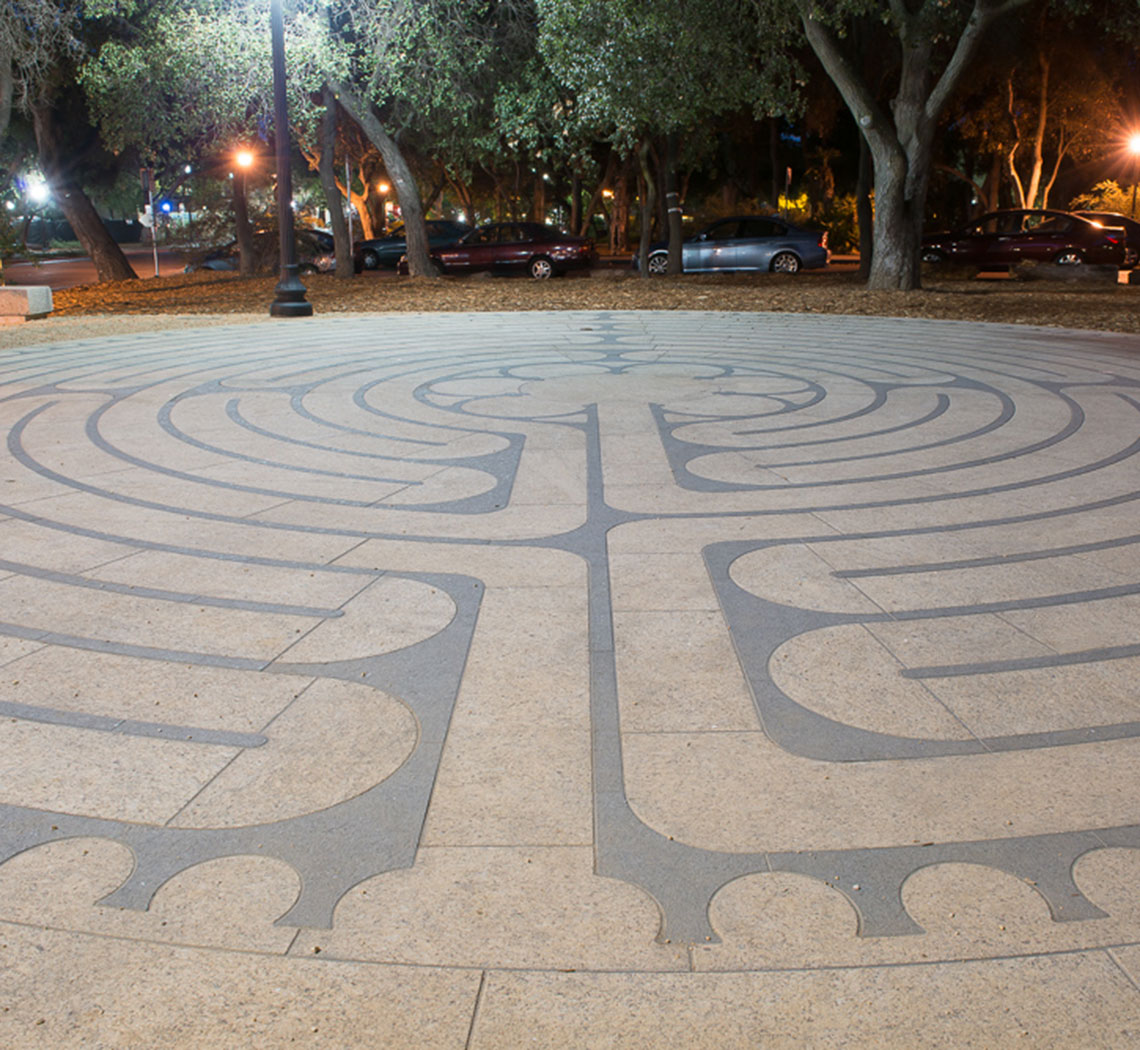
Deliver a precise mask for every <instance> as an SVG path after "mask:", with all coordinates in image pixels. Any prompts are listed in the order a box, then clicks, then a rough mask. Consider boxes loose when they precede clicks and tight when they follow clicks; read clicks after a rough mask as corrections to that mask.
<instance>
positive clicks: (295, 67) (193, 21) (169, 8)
mask: <svg viewBox="0 0 1140 1050" xmlns="http://www.w3.org/2000/svg"><path fill="white" fill-rule="evenodd" d="M286 56H287V57H286V62H287V68H288V71H289V76H288V81H287V83H288V86H289V90H290V98H289V107H290V118H291V120H293V121H294V122H295V123H302V124H303V123H306V122H308V121H311V120H313V119H314V117H315V113H316V108H315V106H314V104H313V102H312V100H311V98H310V95H311V92H313V91H314V90H316V89H318V88H319V87H320V84H321V82H322V80H323V76H324V71H325V68H326V67H331V68H333V69H335V68H337V67H338V62H337V61H336V60H335V59H334V58H333V57H332V51H331V49H330V48H329V46H328V33H327V30H326V29H325V27H324V24H323V23H322V22H321V20H320V18H319V17H318V15H317V13H316V12H313V11H299V12H297V13H296V14H295V16H294V17H293V18H292V19H291V20H290V22H289V24H288V31H287V34H286ZM80 79H81V83H82V84H83V86H84V88H85V89H86V91H87V92H88V96H89V98H90V100H91V104H92V108H93V109H94V111H95V112H96V114H97V115H98V117H99V120H100V125H101V128H102V132H103V135H104V138H105V139H106V141H107V143H108V145H110V146H111V148H113V149H116V150H122V149H126V148H129V147H134V148H137V149H139V150H140V152H141V153H142V154H143V155H145V156H151V157H156V156H161V155H162V154H164V153H170V154H176V155H181V156H185V155H191V154H193V155H201V154H203V153H207V154H208V153H210V152H221V151H224V150H228V149H229V148H231V147H232V145H233V144H235V143H236V142H237V141H238V140H239V139H247V140H248V139H249V138H250V137H252V136H254V135H259V136H260V137H262V138H264V137H265V133H266V129H267V128H268V127H269V126H271V124H272V109H273V82H272V62H271V56H270V33H269V11H268V7H267V6H266V5H261V4H244V3H236V2H227V0H195V2H193V3H190V4H184V3H171V2H168V3H165V4H163V3H160V4H157V5H155V6H154V7H152V8H150V9H149V10H148V13H147V16H146V18H145V20H144V21H143V23H142V24H141V25H140V26H138V27H137V32H136V33H135V34H134V35H132V36H130V37H129V38H126V39H119V40H111V41H108V42H107V43H105V44H104V45H103V46H102V47H101V48H100V49H99V51H98V53H97V54H95V55H93V56H92V57H91V59H90V60H89V61H88V62H86V63H85V65H84V66H83V69H82V71H81V78H80Z"/></svg>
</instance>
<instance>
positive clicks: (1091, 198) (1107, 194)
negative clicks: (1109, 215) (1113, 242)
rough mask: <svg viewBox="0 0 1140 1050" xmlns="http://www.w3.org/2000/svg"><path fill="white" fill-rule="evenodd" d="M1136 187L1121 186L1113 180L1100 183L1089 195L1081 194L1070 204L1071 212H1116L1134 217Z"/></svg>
mask: <svg viewBox="0 0 1140 1050" xmlns="http://www.w3.org/2000/svg"><path fill="white" fill-rule="evenodd" d="M1136 189H1137V187H1136V186H1121V185H1120V184H1119V183H1117V182H1115V181H1114V180H1112V179H1106V180H1105V181H1104V182H1098V183H1097V184H1096V185H1095V186H1094V187H1093V188H1092V189H1091V190H1089V191H1088V192H1087V193H1082V194H1079V195H1078V196H1076V197H1074V198H1073V199H1072V200H1071V201H1070V202H1069V210H1070V211H1114V212H1118V213H1119V214H1121V215H1132V211H1133V208H1132V205H1133V202H1134V201H1135V200H1136Z"/></svg>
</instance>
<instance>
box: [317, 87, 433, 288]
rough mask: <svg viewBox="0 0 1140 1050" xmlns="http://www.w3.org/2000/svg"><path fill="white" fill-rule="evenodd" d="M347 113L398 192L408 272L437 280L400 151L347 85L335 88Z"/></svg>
mask: <svg viewBox="0 0 1140 1050" xmlns="http://www.w3.org/2000/svg"><path fill="white" fill-rule="evenodd" d="M332 87H333V89H334V91H335V92H336V96H337V98H338V100H339V101H340V104H341V105H342V106H343V107H344V110H345V112H346V113H348V115H349V116H350V117H352V119H353V120H355V121H356V123H357V124H359V125H360V129H361V130H362V131H363V132H364V134H365V135H367V136H368V140H369V141H370V142H371V143H372V144H373V145H374V146H375V147H376V148H377V149H378V150H379V151H380V156H381V157H382V158H383V159H384V167H385V168H387V169H388V176H389V178H391V180H392V182H393V184H394V185H395V188H396V196H397V198H398V199H399V201H400V212H401V214H402V215H403V219H404V234H405V236H406V238H407V245H408V249H407V258H408V272H409V273H410V274H411V275H412V276H413V277H436V276H438V275H439V271H438V270H437V269H436V267H435V264H434V263H432V261H431V257H430V256H429V255H428V238H427V226H426V225H425V224H424V208H423V202H422V201H421V200H420V191H419V187H418V186H417V185H416V180H415V178H414V177H413V176H412V171H411V169H410V168H409V167H408V163H407V161H406V160H404V155H403V153H401V152H400V147H399V146H398V145H396V142H395V140H394V139H393V138H392V137H391V136H390V135H389V134H388V133H387V132H386V131H385V130H384V127H383V125H381V123H380V121H379V120H378V119H377V118H376V117H375V116H374V115H373V114H372V110H371V108H370V107H369V106H368V105H367V104H366V103H365V102H364V101H363V100H362V99H360V98H359V97H358V96H357V95H356V93H355V91H353V89H352V87H351V86H350V85H349V84H347V83H346V82H344V81H338V82H337V83H335V84H333V85H332Z"/></svg>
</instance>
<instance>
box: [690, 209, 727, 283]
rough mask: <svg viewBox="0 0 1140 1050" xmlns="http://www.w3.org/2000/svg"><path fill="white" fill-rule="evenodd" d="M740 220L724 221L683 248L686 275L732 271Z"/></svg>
mask: <svg viewBox="0 0 1140 1050" xmlns="http://www.w3.org/2000/svg"><path fill="white" fill-rule="evenodd" d="M739 228H740V220H739V219H723V220H722V221H720V222H714V223H713V224H712V225H711V226H710V227H708V229H706V230H703V231H702V232H701V233H698V234H697V236H696V237H694V238H693V239H692V240H691V241H686V242H685V243H684V245H683V246H682V248H681V260H682V262H681V265H682V269H683V270H684V271H685V272H686V273H698V272H700V271H701V270H731V269H732V265H731V263H732V257H733V253H734V252H735V250H736V244H735V241H736V231H737V230H738V229H739Z"/></svg>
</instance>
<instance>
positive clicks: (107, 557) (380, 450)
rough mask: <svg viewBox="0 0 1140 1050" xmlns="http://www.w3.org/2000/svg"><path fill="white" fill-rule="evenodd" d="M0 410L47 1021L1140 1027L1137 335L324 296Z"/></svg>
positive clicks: (496, 1040)
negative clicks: (292, 312) (362, 308)
mask: <svg viewBox="0 0 1140 1050" xmlns="http://www.w3.org/2000/svg"><path fill="white" fill-rule="evenodd" d="M40 323H41V324H48V323H50V322H40ZM0 426H2V428H3V431H4V434H5V436H6V445H5V449H6V451H5V452H4V453H3V454H2V455H3V458H2V461H0V610H2V611H0V665H2V672H3V673H2V675H0V860H2V861H3V863H0V1046H2V1047H4V1048H6V1050H24V1048H31V1047H36V1048H42V1047H51V1048H52V1050H57V1048H70V1047H80V1046H83V1047H101V1048H103V1047H106V1048H113V1050H118V1048H121V1047H147V1048H150V1047H158V1046H161V1047H163V1048H166V1050H173V1048H182V1047H185V1048H194V1050H199V1048H204V1047H211V1048H213V1047H227V1048H229V1047H257V1048H258V1050H266V1048H273V1047H278V1046H286V1045H289V1046H293V1045H298V1046H312V1047H321V1048H322V1050H323V1048H329V1047H335V1048H340V1047H346V1048H347V1047H366V1046H367V1047H380V1046H383V1047H400V1048H421V1047H422V1048H432V1050H434V1048H441V1050H511V1048H514V1047H549V1048H559V1050H569V1048H579V1047H580V1048H590V1050H596V1048H608V1047H613V1048H620V1050H630V1048H634V1047H651V1048H659V1047H661V1048H677V1050H698V1048H718V1050H720V1048H723V1050H730V1048H731V1050H736V1048H740V1047H745V1046H748V1047H764V1048H768V1047H787V1048H793V1047H794V1048H803V1047H844V1048H851V1047H875V1048H880V1047H898V1048H907V1050H913V1048H917V1047H934V1046H944V1047H963V1046H978V1047H1005V1046H1017V1047H1041V1048H1050V1050H1053V1048H1056V1047H1061V1046H1066V1047H1068V1046H1072V1047H1077V1046H1080V1047H1085V1046H1104V1047H1134V1046H1135V1045H1136V1042H1137V1039H1138V1038H1140V1035H1138V1033H1140V897H1138V896H1137V894H1136V886H1137V884H1138V883H1140V824H1138V823H1137V821H1138V819H1140V808H1138V806H1137V802H1138V800H1140V787H1138V782H1137V777H1136V770H1137V768H1138V759H1140V739H1138V738H1140V692H1138V690H1137V682H1138V681H1140V553H1138V552H1140V545H1138V544H1140V528H1138V527H1137V521H1138V520H1140V519H1138V517H1137V500H1138V499H1140V469H1138V466H1137V463H1138V458H1137V453H1138V452H1140V340H1138V339H1137V338H1136V337H1132V336H1114V335H1107V334H1103V333H1074V332H1065V331H1061V330H1056V329H1044V328H1040V329H1038V328H1031V327H1024V328H1014V327H1004V326H982V325H972V324H962V323H954V322H935V321H918V320H901V319H872V318H848V317H840V316H829V317H822V316H818V317H817V316H788V315H774V314H765V315H754V314H716V313H685V312H676V313H542V314H539V313H532V314H525V313H524V314H499V315H495V314H480V315H467V314H435V315H410V314H403V315H398V316H395V315H388V316H371V317H365V316H341V317H335V318H321V317H317V318H313V319H312V320H306V321H280V322H266V323H263V324H260V325H251V326H244V327H243V326H220V327H211V328H202V329H199V330H177V331H168V332H155V333H148V334H131V335H124V336H122V337H119V338H98V339H96V338H92V339H87V340H75V341H70V342H65V343H56V344H48V345H39V346H28V347H25V348H22V349H9V350H4V351H0Z"/></svg>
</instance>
